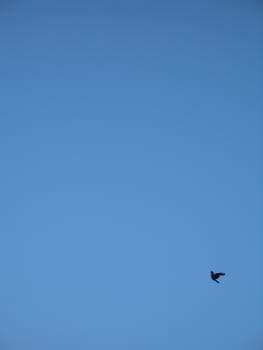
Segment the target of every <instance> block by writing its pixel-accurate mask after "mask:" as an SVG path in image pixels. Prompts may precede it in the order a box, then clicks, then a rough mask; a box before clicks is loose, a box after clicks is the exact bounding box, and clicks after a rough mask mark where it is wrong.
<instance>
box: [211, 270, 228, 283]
mask: <svg viewBox="0 0 263 350" xmlns="http://www.w3.org/2000/svg"><path fill="white" fill-rule="evenodd" d="M210 274H211V278H212V280H213V281H215V282H216V283H219V281H218V278H219V277H221V276H225V273H224V272H217V273H214V272H213V271H210Z"/></svg>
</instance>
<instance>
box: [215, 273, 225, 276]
mask: <svg viewBox="0 0 263 350" xmlns="http://www.w3.org/2000/svg"><path fill="white" fill-rule="evenodd" d="M217 275H218V276H225V273H224V272H218V273H217Z"/></svg>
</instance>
